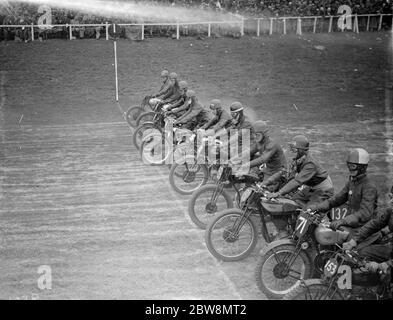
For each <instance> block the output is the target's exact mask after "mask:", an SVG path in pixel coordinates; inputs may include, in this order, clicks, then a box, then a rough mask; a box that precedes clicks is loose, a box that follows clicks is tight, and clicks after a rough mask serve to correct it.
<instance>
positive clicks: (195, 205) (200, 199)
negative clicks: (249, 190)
mask: <svg viewBox="0 0 393 320" xmlns="http://www.w3.org/2000/svg"><path fill="white" fill-rule="evenodd" d="M216 189H217V185H216V184H207V185H204V186H202V187H200V188H199V189H198V190H195V191H194V192H193V193H192V196H191V198H190V200H189V201H188V215H189V216H190V218H191V220H192V222H194V223H195V225H196V226H197V227H199V228H201V229H206V226H207V224H208V222H209V220H211V219H212V218H213V217H214V215H215V214H216V213H217V212H221V211H223V210H225V209H229V208H232V197H231V195H230V194H229V193H228V191H226V190H222V192H221V193H220V194H219V195H218V197H217V199H216V203H214V204H213V205H211V206H210V208H209V205H210V204H211V198H212V196H213V193H214V191H215V190H216ZM204 196H206V198H205V199H204ZM220 200H221V201H220ZM222 200H224V201H222ZM223 202H224V203H223ZM217 204H219V205H220V207H217ZM203 216H204V217H205V218H204V219H203Z"/></svg>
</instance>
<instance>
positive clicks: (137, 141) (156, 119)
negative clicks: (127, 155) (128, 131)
mask: <svg viewBox="0 0 393 320" xmlns="http://www.w3.org/2000/svg"><path fill="white" fill-rule="evenodd" d="M149 114H150V112H149ZM152 114H154V115H153V118H152V119H151V121H146V122H144V123H142V124H140V125H139V126H138V127H137V128H136V129H135V131H134V133H133V135H132V141H133V143H134V146H135V148H136V149H137V150H139V149H140V147H141V144H142V138H143V136H144V132H145V130H147V129H155V130H158V131H159V132H161V133H162V132H163V128H164V127H165V112H163V111H159V112H156V111H152ZM142 115H143V114H142ZM156 132H157V131H156Z"/></svg>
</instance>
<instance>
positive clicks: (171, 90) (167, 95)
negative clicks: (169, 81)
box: [161, 85, 175, 100]
mask: <svg viewBox="0 0 393 320" xmlns="http://www.w3.org/2000/svg"><path fill="white" fill-rule="evenodd" d="M174 94H175V86H174V85H171V86H170V87H169V88H168V90H167V91H166V92H165V93H164V94H163V95H162V97H161V100H166V99H168V98H170V97H172V96H173V95H174Z"/></svg>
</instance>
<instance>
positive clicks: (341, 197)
mask: <svg viewBox="0 0 393 320" xmlns="http://www.w3.org/2000/svg"><path fill="white" fill-rule="evenodd" d="M348 192H349V182H347V183H346V185H345V186H344V188H342V190H341V191H340V192H339V193H337V194H335V195H334V196H333V197H331V198H329V199H327V200H325V201H323V202H321V203H319V204H318V205H317V209H318V210H323V211H327V210H329V209H331V208H335V207H339V206H341V205H342V204H344V203H346V202H347V201H348Z"/></svg>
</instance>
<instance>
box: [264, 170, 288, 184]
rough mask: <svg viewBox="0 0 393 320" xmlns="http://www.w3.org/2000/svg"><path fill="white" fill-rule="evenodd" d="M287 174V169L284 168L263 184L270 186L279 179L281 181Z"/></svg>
mask: <svg viewBox="0 0 393 320" xmlns="http://www.w3.org/2000/svg"><path fill="white" fill-rule="evenodd" d="M284 174H285V169H284V168H282V170H280V171H277V172H276V173H274V174H272V175H271V176H270V177H269V178H267V179H266V180H264V181H263V184H264V185H266V186H268V185H269V184H272V183H274V182H276V181H277V180H278V179H280V178H281V177H282V176H284Z"/></svg>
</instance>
